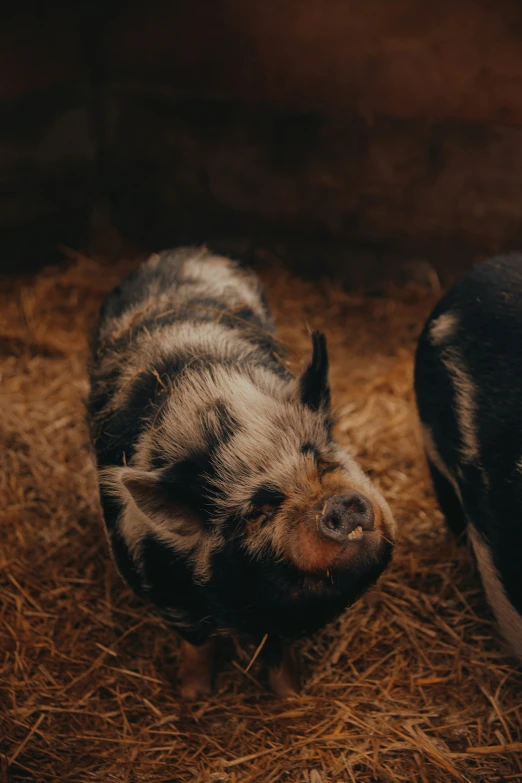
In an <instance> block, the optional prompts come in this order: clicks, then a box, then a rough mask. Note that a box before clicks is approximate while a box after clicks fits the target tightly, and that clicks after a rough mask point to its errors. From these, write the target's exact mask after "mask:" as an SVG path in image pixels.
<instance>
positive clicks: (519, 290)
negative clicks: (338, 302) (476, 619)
mask: <svg viewBox="0 0 522 783" xmlns="http://www.w3.org/2000/svg"><path fill="white" fill-rule="evenodd" d="M521 346H522V255H510V256H498V257H495V258H492V259H490V260H488V261H486V262H484V263H482V264H479V265H477V266H475V267H474V268H473V269H472V270H471V271H470V272H469V273H467V274H466V275H465V276H464V277H463V278H462V279H461V280H460V281H459V282H458V283H457V284H456V285H454V286H453V287H452V288H451V289H450V290H449V291H448V293H446V295H445V296H443V297H442V299H441V300H440V301H439V302H438V304H437V305H436V307H435V309H434V310H433V312H432V313H431V315H430V317H429V318H428V321H427V323H426V325H425V326H424V329H423V331H422V334H421V337H420V340H419V343H418V347H417V352H416V358H415V394H416V400H417V408H418V412H419V417H420V421H421V426H422V436H423V441H424V450H425V453H426V457H427V461H428V466H429V470H430V472H431V477H432V480H433V485H434V488H435V492H436V496H437V498H438V502H439V504H440V508H441V510H442V512H443V514H444V516H445V518H446V520H447V524H448V527H449V528H450V530H451V531H453V533H454V534H455V535H456V536H458V537H459V538H460V539H461V540H463V541H469V542H470V544H471V548H472V550H473V552H474V555H475V557H476V561H477V565H478V570H479V573H480V576H481V580H482V583H483V586H484V590H485V594H486V597H487V600H488V602H489V604H490V605H491V608H492V610H493V613H494V615H495V617H496V619H497V622H498V625H499V627H500V630H501V632H502V633H503V635H504V637H505V639H506V640H507V642H508V643H509V644H510V646H511V648H512V650H513V651H514V653H515V654H516V655H517V656H518V658H519V659H521V660H522V578H521V572H522V349H521Z"/></svg>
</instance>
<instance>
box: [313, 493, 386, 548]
mask: <svg viewBox="0 0 522 783" xmlns="http://www.w3.org/2000/svg"><path fill="white" fill-rule="evenodd" d="M374 529H375V513H374V510H373V507H372V504H371V503H370V501H369V500H368V498H367V497H365V496H364V495H360V494H359V493H358V492H349V493H347V494H344V495H334V496H333V497H331V498H330V499H329V500H328V501H327V502H326V505H325V508H324V512H323V514H322V516H321V518H320V519H319V532H320V533H321V534H322V535H323V536H324V537H325V538H327V539H328V540H329V541H335V542H336V543H339V544H343V543H345V542H346V541H352V540H354V539H356V538H359V537H360V536H362V534H363V533H364V532H368V531H371V530H374Z"/></svg>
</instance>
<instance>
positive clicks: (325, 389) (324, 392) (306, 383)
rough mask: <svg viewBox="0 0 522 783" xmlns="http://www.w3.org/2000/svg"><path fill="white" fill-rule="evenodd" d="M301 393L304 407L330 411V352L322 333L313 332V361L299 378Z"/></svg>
mask: <svg viewBox="0 0 522 783" xmlns="http://www.w3.org/2000/svg"><path fill="white" fill-rule="evenodd" d="M299 393H300V398H301V402H302V403H303V405H307V406H308V407H309V408H311V409H312V410H313V411H319V410H324V411H328V410H329V409H330V385H329V383H328V351H327V350H326V337H325V336H324V334H323V333H322V332H316V331H314V332H312V359H311V361H310V364H309V365H308V367H307V368H306V370H305V371H304V372H303V374H302V375H301V377H300V378H299Z"/></svg>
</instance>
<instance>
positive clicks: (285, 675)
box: [268, 669, 301, 699]
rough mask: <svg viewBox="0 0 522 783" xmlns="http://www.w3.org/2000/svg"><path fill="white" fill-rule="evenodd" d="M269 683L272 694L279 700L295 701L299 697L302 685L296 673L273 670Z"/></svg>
mask: <svg viewBox="0 0 522 783" xmlns="http://www.w3.org/2000/svg"><path fill="white" fill-rule="evenodd" d="M268 679H269V682H270V688H271V690H272V692H273V693H274V694H275V695H276V696H277V698H278V699H295V698H296V696H299V692H300V690H301V684H300V682H299V676H298V674H297V673H296V672H292V671H288V670H286V669H271V670H270V673H269V677H268Z"/></svg>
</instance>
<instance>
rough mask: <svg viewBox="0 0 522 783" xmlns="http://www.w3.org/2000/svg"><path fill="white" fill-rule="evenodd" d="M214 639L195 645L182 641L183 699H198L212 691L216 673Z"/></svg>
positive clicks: (181, 672) (180, 674)
mask: <svg viewBox="0 0 522 783" xmlns="http://www.w3.org/2000/svg"><path fill="white" fill-rule="evenodd" d="M214 649H215V641H214V639H209V640H208V641H206V642H205V643H204V644H200V645H198V646H195V645H193V644H190V643H189V642H187V641H185V639H183V640H182V642H181V667H180V670H179V678H180V680H181V689H180V690H181V696H182V698H183V699H197V698H198V697H203V696H208V695H209V694H210V693H211V691H212V680H213V674H214Z"/></svg>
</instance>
